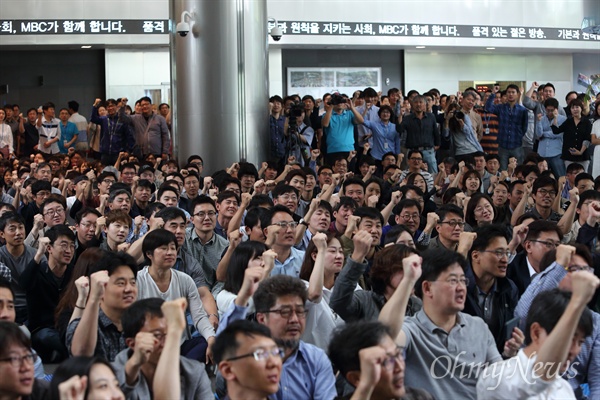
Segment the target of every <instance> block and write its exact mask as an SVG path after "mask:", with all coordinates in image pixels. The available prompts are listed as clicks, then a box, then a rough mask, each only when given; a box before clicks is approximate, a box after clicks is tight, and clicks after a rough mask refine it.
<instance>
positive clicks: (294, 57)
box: [271, 49, 404, 96]
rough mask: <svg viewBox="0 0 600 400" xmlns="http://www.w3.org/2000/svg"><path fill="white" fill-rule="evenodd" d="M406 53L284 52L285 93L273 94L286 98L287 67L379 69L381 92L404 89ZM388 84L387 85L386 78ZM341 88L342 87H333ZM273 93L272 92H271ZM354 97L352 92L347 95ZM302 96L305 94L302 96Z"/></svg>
mask: <svg viewBox="0 0 600 400" xmlns="http://www.w3.org/2000/svg"><path fill="white" fill-rule="evenodd" d="M403 57H404V52H403V51H402V50H325V49H324V50H321V49H311V50H295V49H289V50H287V49H284V50H282V57H281V59H282V63H281V65H282V68H281V71H282V74H283V75H282V77H281V78H282V81H281V82H282V92H280V93H272V94H279V95H282V94H284V95H287V94H292V93H284V92H285V91H286V88H287V68H289V67H311V68H319V67H343V68H358V67H380V68H381V78H382V91H383V92H384V93H386V92H387V90H388V89H390V88H393V87H401V86H402V81H401V79H402V77H403V71H402V65H403V63H404V62H403ZM388 78H389V83H388V84H386V79H388ZM332 89H340V91H342V92H343V90H342V89H341V88H332ZM271 92H272V91H271ZM346 94H347V95H349V96H350V95H352V93H346ZM300 95H302V93H300Z"/></svg>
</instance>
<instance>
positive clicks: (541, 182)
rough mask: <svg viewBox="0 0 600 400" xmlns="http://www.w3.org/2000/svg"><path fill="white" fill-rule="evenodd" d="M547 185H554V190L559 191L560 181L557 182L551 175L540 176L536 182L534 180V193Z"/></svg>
mask: <svg viewBox="0 0 600 400" xmlns="http://www.w3.org/2000/svg"><path fill="white" fill-rule="evenodd" d="M546 186H552V189H553V190H554V191H558V183H556V180H555V179H553V178H551V177H549V176H540V177H539V178H537V179H536V180H535V181H534V182H533V188H532V190H531V191H532V193H533V194H536V193H537V191H538V190H539V189H541V188H543V187H546Z"/></svg>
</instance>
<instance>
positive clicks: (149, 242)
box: [142, 228, 177, 264]
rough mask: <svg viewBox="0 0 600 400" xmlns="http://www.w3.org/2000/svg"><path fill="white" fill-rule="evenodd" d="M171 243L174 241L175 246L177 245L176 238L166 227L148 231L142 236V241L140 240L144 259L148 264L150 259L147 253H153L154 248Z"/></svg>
mask: <svg viewBox="0 0 600 400" xmlns="http://www.w3.org/2000/svg"><path fill="white" fill-rule="evenodd" d="M171 243H175V247H177V238H176V237H175V235H174V234H173V233H172V232H169V231H168V230H166V229H162V228H161V229H155V230H153V231H150V232H148V233H147V234H146V235H145V236H144V241H143V242H142V252H143V253H144V260H145V261H146V262H147V263H148V264H150V263H151V260H150V257H148V254H154V250H156V249H157V248H159V247H161V246H166V245H169V244H171Z"/></svg>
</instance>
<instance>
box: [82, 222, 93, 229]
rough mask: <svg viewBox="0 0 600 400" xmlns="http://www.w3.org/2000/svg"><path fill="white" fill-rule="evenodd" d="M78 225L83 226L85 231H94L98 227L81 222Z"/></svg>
mask: <svg viewBox="0 0 600 400" xmlns="http://www.w3.org/2000/svg"><path fill="white" fill-rule="evenodd" d="M79 225H81V226H83V227H84V228H85V229H90V228H93V229H96V227H97V226H98V225H97V224H93V223H91V222H82V223H80V224H79Z"/></svg>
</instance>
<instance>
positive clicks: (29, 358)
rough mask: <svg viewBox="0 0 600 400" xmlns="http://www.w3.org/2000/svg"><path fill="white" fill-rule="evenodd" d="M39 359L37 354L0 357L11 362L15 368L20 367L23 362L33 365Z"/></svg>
mask: <svg viewBox="0 0 600 400" xmlns="http://www.w3.org/2000/svg"><path fill="white" fill-rule="evenodd" d="M37 359H38V355H37V354H27V355H24V356H22V357H16V356H15V357H7V358H2V359H0V362H9V363H10V365H11V366H12V367H13V368H19V367H20V366H21V365H23V362H25V364H27V365H33V364H34V363H35V362H36V361H37Z"/></svg>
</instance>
